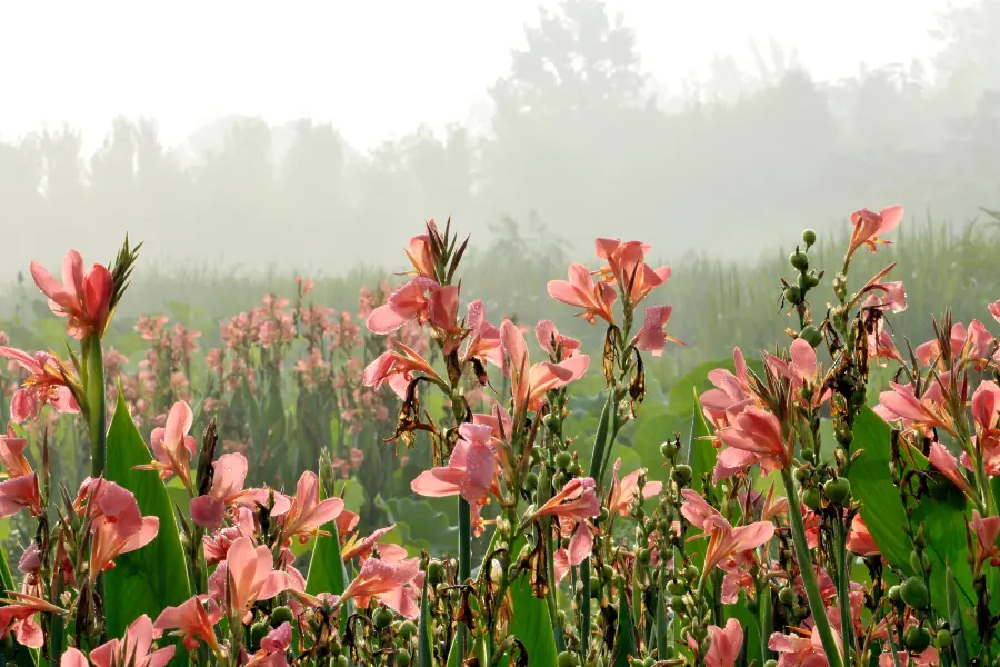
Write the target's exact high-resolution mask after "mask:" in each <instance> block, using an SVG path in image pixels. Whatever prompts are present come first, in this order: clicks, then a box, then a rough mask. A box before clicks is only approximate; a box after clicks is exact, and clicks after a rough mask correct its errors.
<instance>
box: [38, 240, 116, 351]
mask: <svg viewBox="0 0 1000 667" xmlns="http://www.w3.org/2000/svg"><path fill="white" fill-rule="evenodd" d="M30 270H31V277H32V279H33V280H34V281H35V284H36V285H38V289H40V290H41V291H42V294H44V295H45V296H47V297H48V299H49V307H50V308H51V309H52V312H53V313H55V314H56V315H58V316H60V317H65V318H67V324H66V326H67V330H66V333H67V334H68V335H69V336H72V337H73V338H84V337H85V336H89V335H90V334H92V333H95V332H96V333H97V335H99V336H100V335H103V334H104V329H105V327H107V324H108V320H109V319H110V307H111V295H112V291H113V289H114V280H113V278H112V277H111V272H110V271H108V269H107V267H105V266H101V265H100V264H94V265H93V266H92V267H91V268H90V270H85V269H84V268H83V258H82V257H81V256H80V253H79V252H77V251H76V250H70V251H69V252H67V253H66V256H65V257H64V258H63V264H62V283H60V282H59V281H58V280H56V279H55V278H53V277H52V274H51V273H49V272H48V271H46V270H45V268H44V267H42V265H41V264H39V263H38V262H32V263H31V267H30Z"/></svg>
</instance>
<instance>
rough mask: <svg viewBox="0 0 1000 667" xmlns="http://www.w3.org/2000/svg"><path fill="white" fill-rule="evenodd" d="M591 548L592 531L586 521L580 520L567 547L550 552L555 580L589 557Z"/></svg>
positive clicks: (558, 579) (592, 543)
mask: <svg viewBox="0 0 1000 667" xmlns="http://www.w3.org/2000/svg"><path fill="white" fill-rule="evenodd" d="M593 548H594V533H593V531H592V530H591V528H590V526H589V525H588V523H587V522H586V521H580V522H579V523H578V524H577V527H576V530H575V531H574V532H573V537H571V538H570V539H569V548H560V549H558V550H557V551H556V552H555V553H554V554H552V569H553V574H554V575H555V578H556V582H557V583H558V582H560V581H562V580H563V579H564V578H565V577H566V575H567V574H568V573H569V571H570V568H573V567H576V566H577V565H579V564H580V563H582V562H583V561H585V560H586V559H587V558H589V557H590V552H591V551H592V550H593Z"/></svg>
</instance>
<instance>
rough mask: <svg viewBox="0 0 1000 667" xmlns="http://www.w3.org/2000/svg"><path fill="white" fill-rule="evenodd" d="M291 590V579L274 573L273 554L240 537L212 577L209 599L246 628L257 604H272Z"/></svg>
mask: <svg viewBox="0 0 1000 667" xmlns="http://www.w3.org/2000/svg"><path fill="white" fill-rule="evenodd" d="M288 586H289V579H288V575H287V574H286V573H284V572H282V571H281V570H275V569H274V560H273V557H272V555H271V550H270V549H269V548H267V546H265V545H261V546H259V547H256V548H254V546H253V541H252V540H251V539H250V538H249V537H240V538H238V539H236V540H234V541H233V544H232V546H230V547H229V553H228V554H227V556H226V560H224V561H223V562H221V563H219V567H218V568H216V570H215V572H214V573H213V574H212V577H211V580H210V581H209V595H212V597H214V598H221V599H222V602H223V607H224V608H225V610H226V611H227V612H228V613H229V616H230V618H233V619H236V620H238V621H242V622H243V623H244V624H246V623H249V622H250V621H251V619H252V614H251V607H253V605H254V603H255V602H257V601H258V600H270V599H271V598H273V597H274V596H276V595H277V594H278V593H280V592H282V591H284V590H287V589H288Z"/></svg>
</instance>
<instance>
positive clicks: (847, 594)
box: [837, 519, 854, 665]
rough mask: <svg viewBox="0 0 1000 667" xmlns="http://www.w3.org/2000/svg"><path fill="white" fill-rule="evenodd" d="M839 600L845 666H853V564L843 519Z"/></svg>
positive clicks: (838, 527)
mask: <svg viewBox="0 0 1000 667" xmlns="http://www.w3.org/2000/svg"><path fill="white" fill-rule="evenodd" d="M837 530H838V531H839V533H840V534H839V535H838V536H837V570H838V572H837V575H838V576H837V598H838V599H839V601H840V631H841V634H842V637H841V639H842V641H843V644H844V664H845V665H850V664H851V646H852V644H853V639H852V633H851V630H852V629H853V627H852V626H853V624H854V619H853V618H852V617H851V563H850V561H849V560H848V556H847V527H846V526H845V525H844V521H843V519H841V520H840V522H839V523H838V524H837Z"/></svg>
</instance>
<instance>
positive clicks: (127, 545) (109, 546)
mask: <svg viewBox="0 0 1000 667" xmlns="http://www.w3.org/2000/svg"><path fill="white" fill-rule="evenodd" d="M80 492H81V495H82V496H83V497H82V498H78V499H77V505H78V506H80V504H81V500H83V499H85V500H86V516H87V517H88V518H89V520H90V525H91V532H92V537H91V545H90V568H89V575H90V578H91V582H93V581H94V580H96V578H97V575H99V574H100V573H101V572H103V571H104V570H107V569H110V568H111V567H114V559H115V558H117V557H118V556H120V555H121V554H124V553H128V552H130V551H135V550H136V549H139V548H142V547H144V546H146V545H147V544H149V543H150V542H152V541H153V539H154V538H155V537H156V534H157V533H158V532H159V529H160V519H159V517H156V516H145V517H144V516H142V512H141V511H140V510H139V503H138V502H137V501H136V499H135V496H134V495H132V492H131V491H129V490H128V489H125V488H122V487H121V486H119V485H118V484H115V483H114V482H109V481H107V480H105V479H103V478H102V479H97V480H94V479H92V478H88V479H87V480H85V481H84V483H83V485H82V486H81V490H80Z"/></svg>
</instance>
